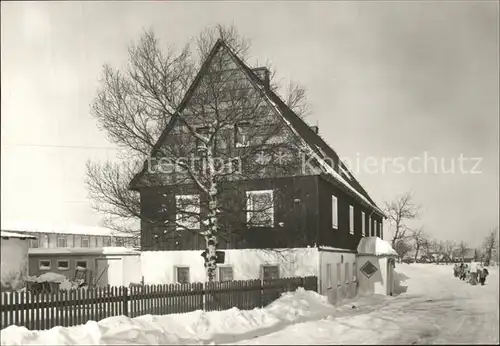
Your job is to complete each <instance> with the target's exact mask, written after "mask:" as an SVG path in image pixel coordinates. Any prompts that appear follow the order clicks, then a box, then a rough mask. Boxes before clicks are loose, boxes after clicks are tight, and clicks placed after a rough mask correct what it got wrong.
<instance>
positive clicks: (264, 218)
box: [247, 190, 274, 227]
mask: <svg viewBox="0 0 500 346" xmlns="http://www.w3.org/2000/svg"><path fill="white" fill-rule="evenodd" d="M247 223H248V224H249V225H251V226H253V227H273V226H274V197H273V190H261V191H247Z"/></svg>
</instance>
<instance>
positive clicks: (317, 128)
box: [310, 126, 319, 133]
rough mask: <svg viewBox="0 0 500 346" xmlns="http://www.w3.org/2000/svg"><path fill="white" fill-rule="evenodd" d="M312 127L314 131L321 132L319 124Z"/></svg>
mask: <svg viewBox="0 0 500 346" xmlns="http://www.w3.org/2000/svg"><path fill="white" fill-rule="evenodd" d="M310 127H311V130H313V131H314V133H318V132H319V127H318V126H310Z"/></svg>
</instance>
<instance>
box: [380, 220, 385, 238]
mask: <svg viewBox="0 0 500 346" xmlns="http://www.w3.org/2000/svg"><path fill="white" fill-rule="evenodd" d="M383 237H384V223H383V222H382V221H381V222H380V239H384V238H383Z"/></svg>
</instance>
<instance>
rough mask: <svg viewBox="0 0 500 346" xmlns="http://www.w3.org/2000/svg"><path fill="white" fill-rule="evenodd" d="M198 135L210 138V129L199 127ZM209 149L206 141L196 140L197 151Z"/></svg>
mask: <svg viewBox="0 0 500 346" xmlns="http://www.w3.org/2000/svg"><path fill="white" fill-rule="evenodd" d="M196 133H197V134H199V135H202V136H203V137H208V134H209V133H208V128H207V127H199V128H197V129H196ZM206 148H207V146H206V144H205V142H204V141H202V140H200V139H199V138H196V150H205V149H206Z"/></svg>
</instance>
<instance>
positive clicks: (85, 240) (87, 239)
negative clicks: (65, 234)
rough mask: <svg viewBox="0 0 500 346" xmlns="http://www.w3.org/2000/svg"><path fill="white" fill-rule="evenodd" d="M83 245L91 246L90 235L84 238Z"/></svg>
mask: <svg viewBox="0 0 500 346" xmlns="http://www.w3.org/2000/svg"><path fill="white" fill-rule="evenodd" d="M82 247H90V239H89V238H88V237H83V238H82Z"/></svg>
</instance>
